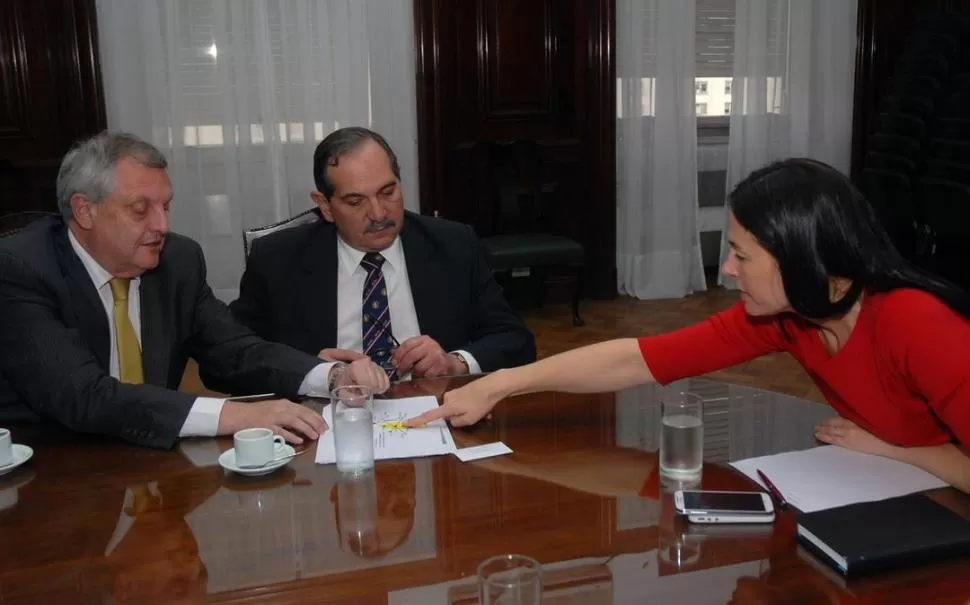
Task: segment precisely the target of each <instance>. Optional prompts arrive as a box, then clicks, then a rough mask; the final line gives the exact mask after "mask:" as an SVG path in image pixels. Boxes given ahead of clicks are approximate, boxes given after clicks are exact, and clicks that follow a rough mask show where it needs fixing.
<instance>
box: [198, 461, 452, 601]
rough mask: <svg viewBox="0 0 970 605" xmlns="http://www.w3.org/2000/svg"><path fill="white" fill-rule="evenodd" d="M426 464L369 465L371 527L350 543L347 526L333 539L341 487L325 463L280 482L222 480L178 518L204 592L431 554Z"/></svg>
mask: <svg viewBox="0 0 970 605" xmlns="http://www.w3.org/2000/svg"><path fill="white" fill-rule="evenodd" d="M311 462H312V461H311ZM432 462H433V461H432V460H431V459H421V460H414V461H379V462H378V463H377V464H376V465H375V475H374V479H375V489H376V500H377V502H376V504H377V522H376V525H375V527H374V531H373V532H370V533H368V532H363V531H361V532H357V538H356V539H355V540H350V539H349V537H348V535H347V532H350V531H356V530H355V529H354V528H346V527H344V528H343V529H344V530H345V531H344V536H343V539H342V536H341V529H342V527H341V526H343V525H344V518H343V515H341V512H342V511H343V509H342V508H341V502H340V499H341V496H343V495H344V492H346V489H343V490H342V489H340V487H339V480H340V474H339V473H338V472H337V471H336V468H335V467H334V466H333V465H329V466H321V465H312V464H310V465H308V466H307V467H306V468H307V469H309V470H308V472H307V473H306V474H305V475H304V474H296V476H295V479H293V480H290V481H288V482H286V483H285V484H282V485H274V484H272V476H270V477H265V478H262V480H260V481H254V480H252V479H251V478H243V479H244V480H237V479H236V478H227V479H226V481H224V484H223V486H222V487H221V488H220V489H219V491H218V492H217V493H216V494H215V495H213V496H212V497H211V498H209V500H207V501H206V502H205V503H203V504H202V505H201V506H199V507H198V508H197V509H196V510H195V511H193V512H192V513H191V514H190V515H188V516H187V517H186V519H187V521H188V523H189V524H190V525H191V527H192V529H193V531H194V533H195V536H196V539H197V541H198V544H199V552H200V553H201V556H202V560H203V561H205V563H206V567H207V569H208V576H209V594H215V593H220V592H226V591H230V590H237V589H240V588H246V587H251V586H263V585H268V584H276V583H280V582H287V581H292V580H294V579H298V578H306V577H313V576H320V575H328V574H335V573H340V572H344V571H351V570H356V569H367V568H374V567H382V566H386V565H395V564H399V563H405V562H410V561H419V560H423V559H430V558H434V557H436V556H437V544H436V542H437V538H436V530H435V521H434V520H435V510H434V486H433V477H432V469H431V465H432ZM288 468H289V467H288ZM300 468H301V469H302V468H303V467H300ZM284 470H287V469H284ZM291 472H292V471H291ZM301 473H302V471H301ZM303 477H306V478H303ZM345 487H346V486H345ZM355 523H356V521H355ZM358 529H359V528H358Z"/></svg>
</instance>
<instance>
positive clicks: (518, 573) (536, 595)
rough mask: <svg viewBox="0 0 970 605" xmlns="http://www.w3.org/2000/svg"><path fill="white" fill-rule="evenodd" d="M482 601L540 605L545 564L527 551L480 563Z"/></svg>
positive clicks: (484, 603)
mask: <svg viewBox="0 0 970 605" xmlns="http://www.w3.org/2000/svg"><path fill="white" fill-rule="evenodd" d="M478 602H479V603H480V604H481V605H539V603H541V602H542V565H540V564H539V562H538V561H536V560H535V559H533V558H532V557H527V556H525V555H515V554H511V555H499V556H497V557H491V558H488V559H485V560H484V561H482V563H481V565H479V566H478Z"/></svg>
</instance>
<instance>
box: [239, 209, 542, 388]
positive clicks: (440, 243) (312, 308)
mask: <svg viewBox="0 0 970 605" xmlns="http://www.w3.org/2000/svg"><path fill="white" fill-rule="evenodd" d="M401 243H402V246H403V248H404V258H405V260H406V262H407V268H408V279H409V280H410V283H411V294H412V296H413V297H414V308H415V311H416V312H417V315H418V325H419V326H420V328H421V333H422V334H426V335H428V336H430V337H431V338H433V339H435V340H436V341H438V343H439V344H440V345H441V346H442V348H443V349H445V350H446V351H454V350H457V349H462V350H465V351H468V352H469V353H471V354H472V355H474V356H475V359H476V360H477V361H478V363H479V365H481V367H482V371H485V372H490V371H493V370H497V369H500V368H507V367H513V366H518V365H523V364H526V363H529V362H532V361H534V360H535V357H536V350H535V338H534V337H533V335H532V333H531V332H529V330H528V329H527V328H526V327H525V324H523V323H522V320H521V318H519V316H518V315H516V313H515V312H514V311H513V310H512V309H511V307H509V305H508V303H507V302H506V301H505V299H504V297H503V296H502V290H501V288H500V287H499V285H498V283H496V281H495V279H494V278H493V277H492V272H491V270H490V269H489V267H488V264H487V262H486V261H485V255H484V253H483V251H482V248H481V244H480V243H479V241H478V238H477V237H476V236H475V232H474V231H473V230H472V228H471V227H469V226H468V225H463V224H461V223H455V222H452V221H447V220H444V219H438V218H431V217H426V216H420V215H418V214H413V213H411V212H408V213H406V215H405V219H404V228H403V229H402V230H401ZM338 262H339V261H338V258H337V229H336V226H335V225H334V224H333V223H328V222H324V221H322V220H321V221H320V222H316V223H310V224H305V225H300V226H297V227H293V228H292V229H287V230H284V231H280V232H277V233H273V234H271V235H267V236H265V237H262V238H260V239H258V240H256V241H255V242H253V246H252V250H251V252H250V253H249V259H248V261H247V266H246V272H245V273H244V275H243V278H242V282H241V284H240V287H239V299H238V300H236V301H234V302H233V303H232V304H230V305H229V307H230V308H231V309H232V312H233V314H234V315H235V316H236V318H237V319H238V320H239V321H241V322H242V323H244V324H246V325H247V326H249V327H250V328H252V329H253V330H254V331H255V332H256V333H257V334H259V335H260V336H262V337H263V338H265V339H267V340H273V341H276V342H283V343H286V344H288V345H290V346H293V347H295V348H297V349H300V350H301V351H304V352H306V353H310V354H316V353H318V352H319V351H320V349H325V348H329V347H335V346H337V270H338ZM391 321H392V322H393V321H394V318H393V316H392V317H391Z"/></svg>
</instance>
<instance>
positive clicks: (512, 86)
mask: <svg viewBox="0 0 970 605" xmlns="http://www.w3.org/2000/svg"><path fill="white" fill-rule="evenodd" d="M613 13H614V2H613V0H415V32H416V45H417V89H418V106H417V107H418V135H419V137H418V150H419V157H420V176H421V211H422V213H424V214H434V213H438V214H439V215H441V216H444V217H446V218H451V219H454V220H458V221H462V222H466V223H469V224H471V225H472V226H473V227H475V229H476V231H477V232H478V233H479V235H482V236H485V235H491V234H493V233H495V232H496V218H495V216H496V209H495V208H494V207H490V206H491V203H490V201H489V199H488V197H487V196H483V195H481V194H480V193H481V192H480V191H476V186H475V179H474V172H475V158H474V155H475V154H474V149H475V144H476V143H479V142H482V141H493V142H500V143H501V142H509V141H513V140H523V139H526V140H535V141H538V142H539V144H540V145H541V149H542V156H543V157H542V164H543V168H542V173H543V179H544V187H545V188H546V190H547V192H548V193H549V196H550V198H551V199H552V204H553V206H554V207H553V212H551V213H550V218H549V219H548V220H546V221H545V222H544V224H543V227H545V228H546V230H547V231H551V232H554V233H557V234H561V235H566V236H569V237H572V238H574V239H576V240H578V241H579V242H580V243H582V244H583V245H584V246H585V248H586V254H587V263H588V266H589V270H588V271H587V288H586V291H587V294H588V295H590V296H592V297H595V298H613V297H614V296H615V295H616V244H615V241H616V235H615V231H616V226H615V220H616V210H615V208H616V193H615V190H616V186H615V181H616V168H615V153H616V152H615V108H616V100H615V98H616V92H615V89H616V84H615V82H616V76H615V67H614V56H613V52H614V51H613V48H614V44H613V31H614V24H613Z"/></svg>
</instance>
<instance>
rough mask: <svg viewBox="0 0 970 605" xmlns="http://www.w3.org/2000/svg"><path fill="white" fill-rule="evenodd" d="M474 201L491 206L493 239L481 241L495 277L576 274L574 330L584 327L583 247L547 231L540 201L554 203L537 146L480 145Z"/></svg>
mask: <svg viewBox="0 0 970 605" xmlns="http://www.w3.org/2000/svg"><path fill="white" fill-rule="evenodd" d="M474 153H475V155H476V164H477V166H478V172H479V177H478V178H477V179H476V180H477V187H478V188H479V195H483V194H484V195H485V196H486V198H487V199H490V200H491V207H492V211H493V215H494V217H495V220H494V221H493V224H494V226H495V229H494V231H495V232H494V233H493V234H490V235H488V236H486V237H483V238H482V245H483V246H484V248H485V254H486V256H487V258H488V262H489V264H490V265H491V268H492V271H494V272H512V271H515V270H521V269H526V268H528V269H530V270H533V269H534V270H539V271H542V270H543V269H545V268H548V267H556V266H559V267H569V268H571V269H572V270H573V271H574V272H575V276H576V284H575V287H574V289H573V296H572V311H573V325H574V326H582V325H585V323H586V322H585V321H583V318H582V316H581V315H580V313H579V301H580V300H581V298H582V295H583V286H584V281H585V269H586V251H585V249H584V248H583V246H582V244H580V243H579V242H577V241H576V240H573V239H571V238H568V237H565V236H563V235H558V234H555V233H551V232H550V231H549V225H550V223H551V221H550V220H549V215H548V214H547V213H546V212H545V208H544V206H545V204H544V200H545V198H547V197H554V196H555V194H556V191H555V187H554V186H553V187H552V189H551V191H546V190H545V189H546V186H547V183H545V182H544V179H543V178H542V153H541V148H540V146H539V144H538V143H537V142H536V141H526V140H521V141H514V142H510V143H490V142H480V143H477V144H476V146H475V150H474Z"/></svg>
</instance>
